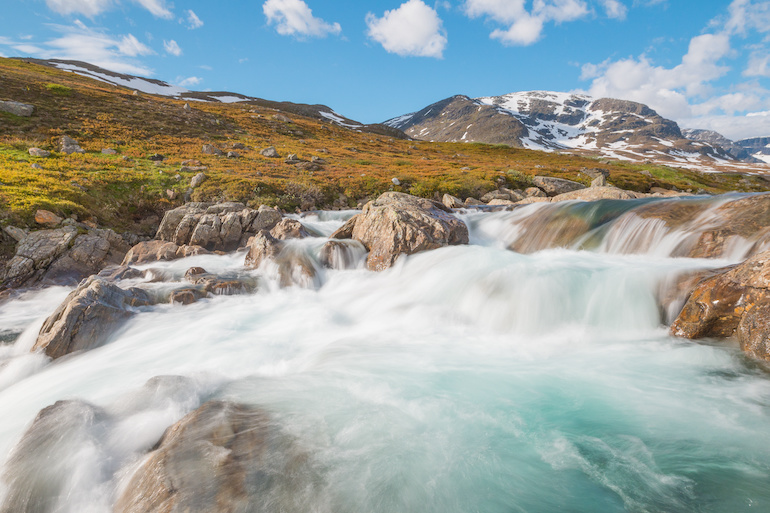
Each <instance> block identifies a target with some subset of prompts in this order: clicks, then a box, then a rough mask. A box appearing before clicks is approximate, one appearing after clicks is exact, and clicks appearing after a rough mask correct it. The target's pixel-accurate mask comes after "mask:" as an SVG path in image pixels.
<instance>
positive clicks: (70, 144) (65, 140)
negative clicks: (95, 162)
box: [59, 135, 85, 155]
mask: <svg viewBox="0 0 770 513" xmlns="http://www.w3.org/2000/svg"><path fill="white" fill-rule="evenodd" d="M59 151H60V152H62V153H66V154H67V155H69V154H71V153H85V150H84V149H83V148H81V147H80V145H79V144H78V142H77V141H76V140H75V139H73V138H72V137H69V136H66V135H63V136H62V137H61V139H60V140H59Z"/></svg>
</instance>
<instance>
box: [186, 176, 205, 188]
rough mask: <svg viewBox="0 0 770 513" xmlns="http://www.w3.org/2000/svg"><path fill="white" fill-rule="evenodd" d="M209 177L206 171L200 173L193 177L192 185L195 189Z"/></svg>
mask: <svg viewBox="0 0 770 513" xmlns="http://www.w3.org/2000/svg"><path fill="white" fill-rule="evenodd" d="M207 178H208V177H207V176H206V174H205V173H198V174H197V175H195V176H193V177H192V180H190V187H192V188H193V189H195V188H196V187H199V186H200V185H201V184H202V183H203V182H205V181H206V179H207Z"/></svg>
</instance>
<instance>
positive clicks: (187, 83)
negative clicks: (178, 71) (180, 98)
mask: <svg viewBox="0 0 770 513" xmlns="http://www.w3.org/2000/svg"><path fill="white" fill-rule="evenodd" d="M176 81H177V85H179V86H181V87H192V86H196V85H198V84H200V83H201V82H203V79H202V78H200V77H187V78H181V77H178V78H177V79H176Z"/></svg>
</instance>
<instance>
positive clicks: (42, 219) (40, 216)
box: [35, 209, 62, 227]
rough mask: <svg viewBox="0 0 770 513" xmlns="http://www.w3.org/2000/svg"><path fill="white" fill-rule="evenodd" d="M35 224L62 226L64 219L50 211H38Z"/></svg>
mask: <svg viewBox="0 0 770 513" xmlns="http://www.w3.org/2000/svg"><path fill="white" fill-rule="evenodd" d="M35 222H36V223H37V224H42V225H45V226H48V227H54V226H58V225H60V224H61V222H62V218H61V217H59V216H57V215H56V214H54V213H53V212H50V211H48V210H43V209H38V211H37V212H35Z"/></svg>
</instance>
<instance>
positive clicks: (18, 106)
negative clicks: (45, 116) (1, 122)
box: [0, 101, 35, 118]
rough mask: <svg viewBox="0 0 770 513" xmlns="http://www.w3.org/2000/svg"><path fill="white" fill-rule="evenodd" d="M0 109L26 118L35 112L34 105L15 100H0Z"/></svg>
mask: <svg viewBox="0 0 770 513" xmlns="http://www.w3.org/2000/svg"><path fill="white" fill-rule="evenodd" d="M0 111H3V112H8V113H10V114H13V115H14V116H21V117H24V118H28V117H30V116H31V115H32V114H33V113H34V112H35V106H34V105H30V104H28V103H21V102H15V101H0Z"/></svg>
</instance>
